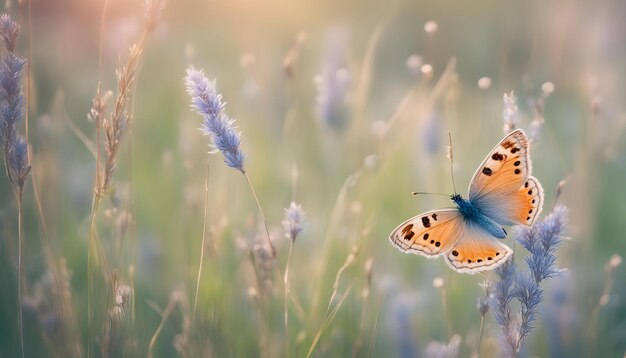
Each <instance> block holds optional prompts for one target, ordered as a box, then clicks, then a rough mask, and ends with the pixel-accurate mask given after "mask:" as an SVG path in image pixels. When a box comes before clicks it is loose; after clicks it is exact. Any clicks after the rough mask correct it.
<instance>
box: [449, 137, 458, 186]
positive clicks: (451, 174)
mask: <svg viewBox="0 0 626 358" xmlns="http://www.w3.org/2000/svg"><path fill="white" fill-rule="evenodd" d="M448 140H449V141H450V145H449V146H448V154H447V157H448V159H450V176H451V177H452V189H454V194H458V193H457V191H456V185H455V184H454V150H453V148H452V134H451V133H450V131H448Z"/></svg>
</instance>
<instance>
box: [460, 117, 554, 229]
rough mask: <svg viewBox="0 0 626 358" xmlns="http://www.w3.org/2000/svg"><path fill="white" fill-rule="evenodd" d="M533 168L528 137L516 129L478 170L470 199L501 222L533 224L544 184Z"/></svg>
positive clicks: (486, 213)
mask: <svg viewBox="0 0 626 358" xmlns="http://www.w3.org/2000/svg"><path fill="white" fill-rule="evenodd" d="M531 171H532V164H531V161H530V147H529V142H528V138H527V137H526V134H524V131H522V130H521V129H518V130H515V131H513V132H511V133H510V134H509V135H508V136H506V137H505V138H504V139H502V141H501V142H500V143H498V145H496V147H495V148H494V149H493V150H492V151H491V152H490V153H489V155H488V156H487V158H485V160H484V161H483V162H482V164H481V165H480V166H479V167H478V170H476V173H475V174H474V177H473V178H472V181H471V184H470V187H469V200H470V201H471V202H472V204H474V205H475V206H477V207H479V208H480V210H481V212H482V213H483V214H485V215H487V216H488V217H490V218H491V219H493V220H495V221H496V222H497V223H499V224H501V225H513V224H524V225H531V224H532V223H533V222H534V221H535V219H536V218H537V217H538V216H539V213H540V212H541V209H542V207H543V188H542V187H541V184H540V183H539V181H538V180H537V179H536V178H535V177H533V176H531V175H530V174H531Z"/></svg>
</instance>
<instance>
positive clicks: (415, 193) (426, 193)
mask: <svg viewBox="0 0 626 358" xmlns="http://www.w3.org/2000/svg"><path fill="white" fill-rule="evenodd" d="M411 194H413V195H441V196H450V195H449V194H442V193H429V192H426V191H414V192H412V193H411Z"/></svg>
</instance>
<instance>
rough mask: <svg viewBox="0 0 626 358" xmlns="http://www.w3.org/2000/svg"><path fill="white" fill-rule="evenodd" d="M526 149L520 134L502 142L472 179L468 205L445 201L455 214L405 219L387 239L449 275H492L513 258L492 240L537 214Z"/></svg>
mask: <svg viewBox="0 0 626 358" xmlns="http://www.w3.org/2000/svg"><path fill="white" fill-rule="evenodd" d="M529 151H530V146H529V142H528V138H527V137H526V134H524V131H522V130H521V129H518V130H515V131H513V132H511V133H510V134H509V135H507V136H506V137H504V139H502V141H500V143H498V145H496V147H495V148H493V150H492V151H491V152H490V153H489V155H488V156H487V158H485V160H483V162H482V164H481V165H480V166H479V167H478V169H477V170H476V173H474V176H473V177H472V181H471V182H470V185H469V195H468V199H467V200H466V199H464V198H463V197H462V196H461V195H459V194H454V195H452V196H451V199H452V201H453V202H454V203H455V204H456V208H450V209H440V210H433V211H429V212H426V213H423V214H420V215H417V216H415V217H412V218H410V219H408V220H407V221H405V222H403V223H402V224H400V226H398V227H397V228H396V229H394V230H393V232H392V233H391V234H390V235H389V240H390V241H391V243H392V244H393V246H395V247H396V248H398V249H399V250H400V251H402V252H404V253H410V254H418V255H422V256H426V257H427V258H435V257H438V256H439V255H444V258H445V261H446V263H447V264H448V266H450V268H452V269H453V270H455V271H458V272H462V273H468V274H474V273H476V272H480V271H486V270H491V269H494V268H496V267H498V266H500V265H502V264H503V263H505V262H506V260H507V259H508V258H509V257H510V256H511V255H512V254H513V251H512V250H511V249H510V248H509V247H508V246H506V245H504V244H502V243H500V242H499V241H498V240H497V239H503V238H504V237H506V235H507V232H506V230H505V229H504V227H503V226H510V225H516V224H521V225H528V226H530V225H532V224H533V222H535V219H536V218H537V217H538V216H539V214H540V213H541V209H542V206H543V199H544V198H543V188H542V187H541V184H540V183H539V181H538V180H537V178H535V177H533V176H532V175H531V170H532V168H531V162H530V152H529Z"/></svg>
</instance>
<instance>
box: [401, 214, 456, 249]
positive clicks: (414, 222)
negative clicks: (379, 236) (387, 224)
mask: <svg viewBox="0 0 626 358" xmlns="http://www.w3.org/2000/svg"><path fill="white" fill-rule="evenodd" d="M463 229H464V222H463V220H462V219H461V214H460V213H459V211H458V210H457V209H442V210H434V211H429V212H426V213H423V214H420V215H417V216H415V217H412V218H410V219H409V220H407V221H405V222H403V223H402V224H400V225H399V226H398V227H397V228H395V229H394V230H393V231H392V232H391V234H390V235H389V241H391V243H392V244H393V246H395V247H396V248H397V249H398V250H400V251H402V252H404V253H407V254H418V255H422V256H426V257H428V258H434V257H437V256H439V255H441V254H442V253H444V252H446V251H448V250H450V248H452V247H453V246H454V245H455V244H456V243H457V241H458V240H459V239H460V238H461V236H462V234H463Z"/></svg>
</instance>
